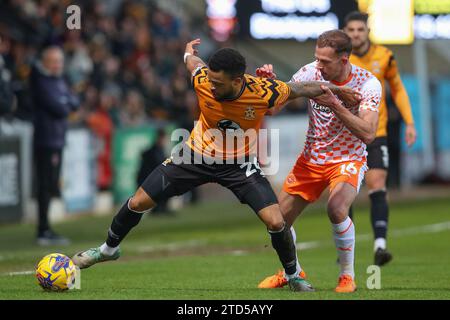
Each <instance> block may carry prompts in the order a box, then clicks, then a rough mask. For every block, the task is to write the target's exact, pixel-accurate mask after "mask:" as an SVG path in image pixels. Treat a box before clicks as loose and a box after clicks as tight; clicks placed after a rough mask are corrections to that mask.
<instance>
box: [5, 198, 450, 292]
mask: <svg viewBox="0 0 450 320" xmlns="http://www.w3.org/2000/svg"><path fill="white" fill-rule="evenodd" d="M449 208H450V199H441V200H432V201H431V200H428V201H412V202H411V201H410V202H408V203H396V204H392V205H391V211H390V212H391V214H390V229H389V240H388V245H389V248H390V250H391V251H392V252H393V254H394V260H393V261H392V262H391V263H390V264H388V265H387V266H385V267H382V269H381V289H380V290H373V289H372V290H370V289H368V288H367V286H366V281H367V278H368V277H369V276H370V274H368V273H367V272H366V271H367V267H368V266H369V265H371V264H372V263H373V252H372V250H373V248H372V246H373V241H372V233H371V227H370V221H369V212H368V208H367V207H365V206H358V207H356V208H355V226H356V233H357V238H356V239H357V240H356V282H357V284H358V291H357V292H356V293H354V294H336V293H334V292H333V289H334V287H335V285H336V281H337V276H338V266H337V264H336V251H335V248H334V243H333V239H332V235H331V226H330V223H329V221H328V218H327V216H326V213H325V207H324V205H316V206H314V207H312V208H309V209H307V210H306V212H305V213H304V214H303V215H302V216H301V217H300V218H299V219H298V220H297V222H296V224H295V227H296V231H297V236H298V239H297V242H300V243H301V248H303V249H300V250H299V258H300V262H301V264H302V266H303V268H304V269H305V271H306V272H307V274H308V278H309V280H310V281H311V283H312V284H313V285H314V286H315V288H316V290H317V291H316V292H315V293H293V292H290V291H289V289H287V288H282V289H274V290H264V289H257V287H256V286H257V284H258V282H259V281H260V280H261V279H262V278H264V277H265V276H267V275H270V274H271V273H273V272H274V271H276V270H277V269H278V268H280V263H279V261H278V258H277V256H276V254H275V251H274V250H273V249H272V247H271V245H270V239H269V236H268V234H267V232H266V230H265V227H264V225H263V224H262V223H261V222H260V221H259V219H257V218H256V217H255V216H254V214H253V213H252V212H251V211H250V209H249V208H247V207H246V206H244V205H240V204H238V203H237V202H233V203H204V204H201V205H199V206H197V207H189V208H185V209H183V210H181V211H179V212H177V214H176V216H175V217H168V216H167V217H164V216H162V217H154V216H146V217H144V218H143V219H142V221H141V223H140V224H139V226H138V227H136V228H135V229H134V230H133V231H132V232H131V233H130V234H129V236H128V237H127V238H126V240H125V241H124V242H123V244H122V246H121V247H122V250H123V255H122V257H121V258H120V259H119V260H118V261H115V262H108V263H103V264H99V265H96V266H93V267H92V268H89V269H85V270H82V272H81V290H71V291H68V292H63V293H49V292H44V291H43V290H42V289H41V288H40V287H39V286H38V285H37V282H36V279H35V277H34V274H30V271H33V270H34V265H35V264H36V263H37V262H38V261H39V259H40V258H41V257H43V256H44V255H46V254H48V253H51V252H61V253H64V254H66V255H68V256H72V255H73V254H74V253H75V252H77V251H79V250H82V249H86V248H89V247H92V246H98V245H99V244H101V243H103V241H104V239H105V235H106V231H107V229H108V227H109V224H110V221H111V218H112V216H107V217H92V216H84V217H80V218H76V219H74V220H73V221H70V222H65V223H63V224H59V225H57V226H56V229H57V231H59V232H60V233H62V234H64V235H67V236H68V237H70V238H71V239H72V241H73V244H72V245H70V246H68V247H47V248H42V247H38V246H36V245H34V235H35V234H34V226H33V225H14V226H0V300H7V299H21V300H22V299H89V300H92V299H175V300H177V299H186V300H190V299H234V300H236V299H250V300H256V299H258V300H259V299H282V300H287V299H450V273H449V270H450V269H449V266H450V254H449V252H450V251H449V246H448V244H449V243H450V209H449ZM21 272H24V273H21Z"/></svg>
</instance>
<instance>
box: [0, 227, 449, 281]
mask: <svg viewBox="0 0 450 320" xmlns="http://www.w3.org/2000/svg"><path fill="white" fill-rule="evenodd" d="M447 230H450V221H445V222H441V223H435V224H428V225H425V226H420V227H411V228H405V229H396V230H391V231H390V235H391V237H395V238H399V237H403V236H408V235H415V234H421V233H438V232H442V231H447ZM372 238H373V235H372V234H371V233H364V234H357V235H356V241H358V242H359V241H369V240H372ZM202 243H203V241H200V240H191V241H187V242H186V243H185V246H184V247H185V248H186V247H196V246H200V245H201V244H202ZM331 244H332V241H308V242H298V243H297V244H296V245H297V250H310V249H316V248H320V247H324V246H327V245H331ZM182 247H183V245H182V243H180V242H176V243H171V244H167V245H165V246H164V245H163V246H161V245H158V246H142V247H139V250H138V251H139V252H142V253H144V252H152V251H154V250H156V249H163V248H165V249H169V250H175V249H178V248H180V249H181V248H182ZM231 254H234V255H243V254H246V251H245V250H234V251H233V252H232V253H231ZM3 258H4V257H3ZM34 272H35V271H33V270H27V271H18V272H8V273H3V274H0V275H1V276H22V275H30V274H33V273H34Z"/></svg>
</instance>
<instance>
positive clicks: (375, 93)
mask: <svg viewBox="0 0 450 320" xmlns="http://www.w3.org/2000/svg"><path fill="white" fill-rule="evenodd" d="M361 95H362V101H361V103H360V104H359V110H360V111H361V110H369V111H374V112H378V108H379V106H380V101H381V83H380V81H378V79H377V78H375V77H372V78H370V79H369V80H368V81H367V82H366V83H365V84H364V85H363V86H362V88H361Z"/></svg>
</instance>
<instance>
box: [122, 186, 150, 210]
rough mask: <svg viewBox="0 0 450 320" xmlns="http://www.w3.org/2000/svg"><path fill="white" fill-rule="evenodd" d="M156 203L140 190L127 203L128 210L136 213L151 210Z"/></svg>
mask: <svg viewBox="0 0 450 320" xmlns="http://www.w3.org/2000/svg"><path fill="white" fill-rule="evenodd" d="M155 205H156V203H155V202H154V201H153V200H152V199H151V198H150V197H149V196H148V195H147V194H146V193H145V192H143V191H141V190H140V189H139V190H138V191H137V192H136V194H135V195H134V196H133V197H131V198H130V200H129V201H128V208H129V209H130V210H133V211H136V212H144V211H147V210H150V209H152V208H153V207H154V206H155Z"/></svg>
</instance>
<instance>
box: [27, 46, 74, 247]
mask: <svg viewBox="0 0 450 320" xmlns="http://www.w3.org/2000/svg"><path fill="white" fill-rule="evenodd" d="M63 71H64V53H63V51H62V49H61V48H59V47H56V46H50V47H47V48H45V49H44V50H43V51H42V56H41V59H40V61H38V62H37V64H36V65H35V67H34V68H33V70H32V72H31V77H30V90H31V96H32V101H33V104H34V161H35V165H36V180H37V199H38V210H39V220H38V230H37V243H38V244H39V245H66V244H68V243H69V240H68V239H66V238H64V237H62V236H60V235H58V234H56V233H55V232H54V231H53V230H52V229H51V227H50V224H49V219H48V211H49V205H50V200H51V198H52V197H53V196H58V195H59V178H60V172H61V163H62V151H63V148H64V144H65V135H66V130H67V118H68V116H69V114H70V113H71V112H73V111H75V110H76V109H77V108H78V106H79V100H78V98H77V96H75V95H73V94H72V93H71V92H70V90H69V86H68V84H67V83H66V81H65V80H64V78H63Z"/></svg>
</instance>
